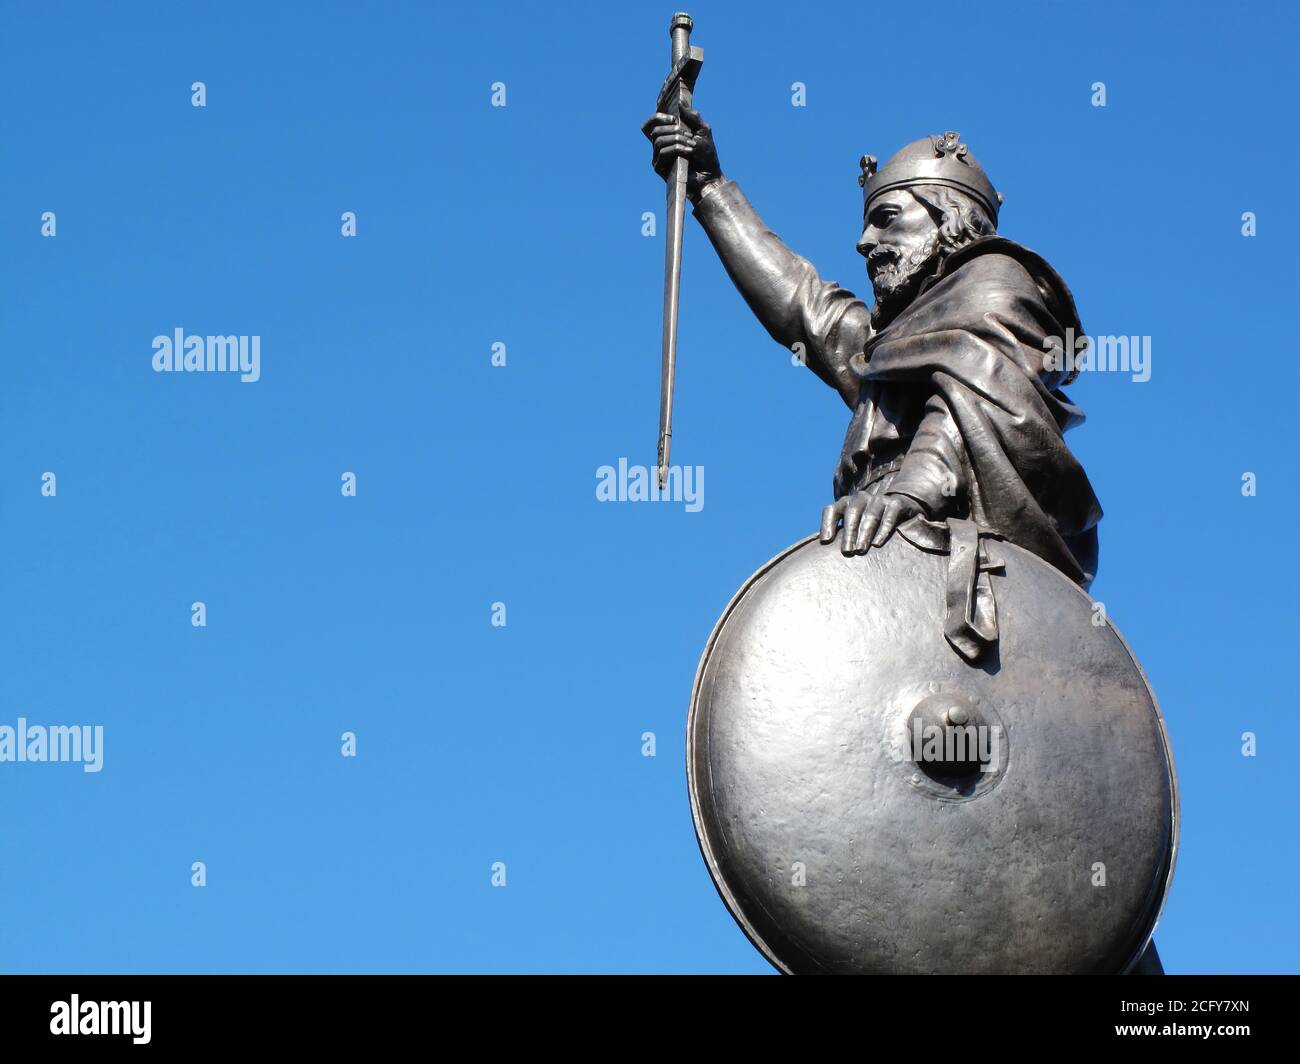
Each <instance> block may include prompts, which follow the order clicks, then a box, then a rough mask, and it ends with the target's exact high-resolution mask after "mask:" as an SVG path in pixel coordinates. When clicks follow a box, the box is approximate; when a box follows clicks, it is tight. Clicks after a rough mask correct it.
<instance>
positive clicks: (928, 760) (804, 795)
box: [642, 16, 1178, 972]
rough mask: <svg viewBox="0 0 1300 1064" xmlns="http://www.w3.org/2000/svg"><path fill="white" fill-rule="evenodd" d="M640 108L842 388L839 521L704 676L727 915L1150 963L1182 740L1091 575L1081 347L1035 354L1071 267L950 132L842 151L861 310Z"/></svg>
mask: <svg viewBox="0 0 1300 1064" xmlns="http://www.w3.org/2000/svg"><path fill="white" fill-rule="evenodd" d="M679 18H684V16H679ZM687 21H689V20H687ZM682 47H684V40H683V41H681V42H678V46H677V50H676V51H675V52H674V60H675V63H676V61H678V59H679V55H680V54H681V48H682ZM674 69H677V67H676V65H675V67H674ZM670 84H671V79H670ZM642 131H643V132H644V133H645V135H646V137H647V138H648V139H649V140H650V143H651V145H652V164H653V166H654V168H655V171H656V172H657V173H658V174H659V175H660V176H662V177H663V178H664V179H665V180H666V181H668V187H669V201H670V204H671V203H674V202H675V203H677V204H678V205H680V202H681V192H682V190H684V191H685V196H686V198H688V199H689V200H690V201H691V203H692V204H693V205H694V214H695V217H696V219H697V220H698V221H699V223H700V225H701V226H702V228H703V230H704V232H705V234H706V235H707V236H708V238H709V240H710V242H711V243H712V244H713V247H714V249H715V251H716V252H717V254H718V257H719V259H720V261H721V263H722V265H723V266H724V267H725V269H726V271H727V274H728V275H729V276H730V278H731V280H732V281H733V282H734V284H735V286H736V288H737V290H738V291H739V292H740V294H741V295H742V296H743V297H744V300H745V302H746V303H747V304H748V306H749V308H750V310H751V311H752V312H753V313H754V315H755V317H757V319H758V320H759V322H760V323H761V324H762V325H763V327H764V328H765V329H766V330H767V332H768V333H769V335H770V336H771V337H772V338H773V339H774V340H775V341H776V342H777V343H778V344H780V345H781V347H783V348H785V349H786V351H787V352H790V351H793V352H795V353H797V354H798V355H799V358H798V360H797V361H798V362H800V363H802V364H803V365H806V366H807V367H808V368H809V369H811V370H812V371H813V373H814V374H815V375H816V377H817V378H819V379H820V380H821V381H822V382H824V383H825V384H827V385H829V386H830V387H832V388H833V389H834V390H835V391H836V392H837V394H838V395H839V396H840V398H841V399H842V400H843V402H844V403H845V405H846V406H847V407H848V409H849V410H850V411H851V412H852V413H851V416H850V419H849V424H848V429H847V432H846V433H845V438H844V444H843V447H842V449H841V453H840V456H839V462H838V464H837V466H836V470H835V477H834V484H833V501H832V502H830V504H829V505H827V506H826V507H825V508H824V510H823V512H822V527H821V534H820V537H819V539H820V540H821V542H822V543H823V544H831V543H833V542H834V541H836V540H838V543H837V544H836V545H835V546H834V547H832V546H818V545H816V544H815V543H811V542H808V541H806V542H805V543H803V544H800V545H798V546H796V547H794V548H792V549H791V550H790V551H787V552H786V553H785V554H783V555H781V556H779V557H778V558H777V559H775V560H774V561H773V562H772V563H769V565H768V566H766V567H765V568H764V569H763V570H761V571H760V573H759V574H758V575H757V576H756V577H755V578H754V579H752V580H751V581H750V582H749V583H748V584H747V585H746V586H745V588H743V589H742V590H741V592H740V593H739V594H738V595H737V598H736V599H735V600H733V603H732V605H731V607H729V608H728V611H727V613H726V614H725V615H724V617H723V620H722V621H720V622H719V624H718V627H717V629H716V630H715V632H714V635H713V638H712V639H711V640H710V642H709V646H708V649H707V650H706V652H705V656H704V660H703V661H702V663H701V666H700V670H699V673H698V674H697V676H696V684H695V691H694V694H693V697H692V702H691V719H690V725H689V734H688V748H689V749H688V770H689V774H690V787H691V802H692V809H693V811H694V815H695V824H696V831H697V834H698V836H699V840H700V845H701V849H702V850H703V852H704V855H705V858H706V860H707V861H708V863H709V868H710V871H711V872H712V874H713V877H714V880H715V882H716V883H717V885H718V889H719V891H720V892H721V893H722V896H723V898H724V899H725V900H726V902H727V905H728V907H729V908H730V909H731V912H732V914H733V915H734V916H735V917H736V919H737V920H738V921H739V922H740V924H741V926H742V927H743V928H744V929H745V931H746V933H747V934H748V935H749V936H750V938H751V939H753V941H754V942H755V944H756V945H758V947H759V948H760V949H761V950H762V951H763V952H764V953H765V954H766V955H767V957H768V959H769V960H771V961H772V962H773V963H774V964H776V965H777V966H778V967H780V968H781V969H783V970H785V971H809V972H812V971H817V972H820V971H828V972H1119V971H1142V972H1158V971H1159V969H1160V964H1159V961H1158V959H1157V958H1156V957H1155V954H1154V947H1153V946H1151V947H1149V939H1150V934H1151V930H1152V927H1153V926H1154V923H1155V920H1156V917H1157V915H1158V913H1159V910H1160V907H1161V905H1162V904H1163V899H1164V896H1165V893H1166V891H1167V888H1168V883H1169V877H1170V874H1171V872H1172V866H1173V855H1174V850H1175V848H1176V840H1177V828H1178V815H1177V796H1176V790H1175V786H1174V776H1173V766H1172V758H1171V755H1170V752H1169V747H1168V743H1167V740H1166V736H1165V731H1164V724H1163V721H1162V720H1161V717H1160V713H1159V710H1158V709H1157V708H1156V704H1155V700H1154V698H1153V696H1152V694H1151V691H1150V689H1149V688H1148V686H1147V683H1146V680H1145V678H1144V677H1143V675H1142V671H1141V669H1140V668H1139V667H1138V665H1137V663H1136V661H1135V660H1134V658H1133V656H1132V654H1130V653H1129V651H1128V648H1127V646H1126V645H1125V644H1124V641H1123V640H1122V639H1121V638H1120V636H1119V634H1118V633H1117V632H1116V631H1115V630H1114V628H1113V627H1111V626H1110V625H1109V623H1108V622H1105V621H1104V617H1103V618H1102V623H1100V624H1094V623H1093V622H1094V616H1096V615H1095V614H1094V612H1093V610H1092V608H1091V605H1090V600H1089V599H1088V598H1087V595H1086V593H1085V591H1084V590H1083V589H1086V588H1087V587H1089V586H1090V584H1091V581H1092V579H1093V577H1094V575H1095V574H1096V570H1097V557H1098V540H1097V523H1098V521H1099V520H1100V519H1101V506H1100V504H1099V502H1098V500H1097V498H1096V495H1095V494H1094V493H1093V490H1092V485H1091V484H1090V483H1089V480H1088V477H1087V475H1086V474H1085V472H1084V470H1083V468H1082V466H1081V465H1080V464H1079V462H1078V460H1077V459H1076V458H1075V456H1074V455H1073V454H1072V453H1071V450H1070V448H1069V447H1068V445H1067V444H1066V443H1065V439H1064V436H1065V433H1066V431H1067V430H1068V429H1070V428H1071V427H1073V426H1074V425H1077V424H1078V423H1079V422H1081V421H1082V420H1083V412H1082V410H1080V408H1079V407H1078V406H1076V405H1075V404H1074V403H1073V402H1072V401H1071V399H1070V398H1069V397H1067V395H1066V394H1065V391H1064V390H1063V389H1064V388H1065V387H1066V386H1067V385H1069V384H1070V383H1071V382H1072V381H1073V380H1074V379H1075V377H1076V375H1077V372H1078V369H1077V366H1075V365H1074V364H1073V362H1072V360H1070V361H1067V360H1066V359H1059V358H1058V359H1052V358H1050V357H1048V352H1050V351H1053V350H1055V351H1057V352H1058V353H1061V352H1067V353H1068V354H1070V355H1071V356H1072V355H1073V354H1074V352H1075V351H1077V350H1078V346H1077V339H1078V338H1079V337H1082V336H1083V335H1084V329H1083V324H1082V322H1081V320H1080V318H1079V314H1078V311H1077V309H1076V307H1075V303H1074V298H1073V295H1072V294H1071V293H1070V290H1069V288H1068V287H1067V285H1066V283H1065V281H1064V280H1063V279H1062V278H1061V277H1060V276H1059V275H1058V274H1057V273H1056V271H1055V270H1054V269H1053V268H1052V267H1051V265H1050V264H1048V263H1047V262H1046V261H1045V260H1044V259H1043V258H1042V257H1041V256H1039V255H1037V254H1035V253H1034V252H1033V251H1030V250H1029V249H1028V248H1026V247H1024V246H1023V245H1021V244H1018V243H1016V242H1015V241H1012V240H1008V239H1006V238H1005V237H1003V236H1001V235H1000V234H999V232H998V226H999V223H1000V221H1001V218H1000V215H1001V213H1002V212H1001V208H1002V197H1001V195H1000V194H999V193H998V192H997V190H996V188H995V186H994V184H993V182H992V180H991V179H990V177H989V175H988V174H986V173H985V171H984V169H983V167H982V166H981V165H980V164H979V163H978V162H977V161H976V159H975V157H974V155H973V154H972V152H971V150H970V149H969V147H968V146H967V144H966V143H964V142H963V141H962V138H961V136H960V135H959V134H958V133H956V132H954V131H945V132H943V133H936V134H933V135H931V136H927V137H922V138H920V139H918V140H915V141H913V142H912V143H910V144H908V145H906V146H905V147H903V148H902V149H901V150H900V151H898V152H897V153H895V154H894V155H893V156H891V157H890V158H889V159H888V160H887V161H886V162H885V163H884V164H883V165H877V161H876V159H875V157H873V156H870V155H864V156H862V159H861V161H860V164H859V165H860V168H861V173H860V176H859V182H860V184H861V186H862V190H863V193H862V194H863V199H862V218H861V223H860V226H861V227H860V229H859V230H857V232H858V236H857V240H856V245H855V247H856V250H857V252H858V253H859V254H860V255H861V256H862V258H863V259H864V260H865V263H866V272H867V277H868V279H869V280H870V283H871V289H872V295H873V297H874V298H873V301H872V304H871V305H870V306H868V305H867V303H866V302H864V301H863V300H861V299H859V298H858V297H857V296H856V295H855V294H854V293H853V292H851V291H849V290H848V289H846V288H843V287H841V286H840V285H839V284H837V283H836V282H835V281H830V280H826V279H824V278H823V277H822V276H820V275H819V273H818V272H817V270H816V268H815V267H814V266H813V264H812V263H810V262H809V261H808V260H807V259H805V258H803V257H802V256H800V255H798V254H796V253H795V252H794V251H792V250H791V249H790V248H789V247H787V246H786V244H785V243H784V242H783V241H782V240H781V239H780V238H779V237H778V236H777V235H776V234H775V233H773V232H772V230H771V229H770V228H769V227H768V226H767V225H766V224H765V223H764V222H763V220H762V219H761V218H760V217H759V215H758V213H757V211H755V209H754V208H753V207H752V206H751V205H750V203H749V201H748V199H747V198H746V197H745V195H744V193H743V192H742V191H741V189H740V186H739V185H738V184H737V183H736V182H735V181H734V180H731V179H730V178H728V177H725V176H724V175H723V171H722V166H721V163H720V161H719V158H718V149H717V145H716V143H715V141H714V135H713V130H712V129H711V128H710V126H709V125H708V123H706V122H705V121H704V119H703V118H702V116H701V115H700V114H699V113H698V112H696V111H695V110H694V109H693V108H692V107H691V106H690V105H689V100H685V101H683V98H681V97H680V96H679V97H678V98H676V99H671V98H670V94H666V92H661V94H660V99H659V106H658V107H657V109H656V111H655V113H654V114H653V115H651V116H650V118H649V119H647V120H646V122H645V123H644V124H643V125H642ZM683 167H685V170H684V172H683ZM674 197H676V198H675V199H674ZM674 217H676V215H675V214H674V213H673V211H670V223H669V241H668V244H669V248H668V257H669V271H668V275H669V278H670V281H671V292H672V293H673V295H672V297H671V298H672V299H674V300H675V292H676V284H677V280H676V277H677V271H678V269H679V264H680V252H679V250H675V249H679V247H680V239H681V232H680V227H674V223H673V221H672V219H673V218H674ZM674 263H677V264H678V265H676V266H674ZM668 296H669V289H667V288H666V298H667V297H668ZM669 305H671V307H672V308H673V315H674V317H673V320H674V321H675V302H671V300H670V302H666V306H669ZM668 321H669V317H668V316H667V315H666V316H665V323H666V326H665V347H664V351H665V355H664V365H665V371H664V372H665V376H664V381H665V392H664V394H665V396H666V397H667V398H666V399H665V403H666V404H667V405H666V407H661V464H663V462H664V461H666V460H665V459H664V458H663V455H665V454H666V453H667V451H666V448H667V440H668V439H669V436H667V435H665V434H664V433H665V431H670V427H671V393H672V370H673V368H674V365H675V363H674V360H673V353H674V352H675V333H674V334H672V338H671V339H672V342H671V343H670V335H669V331H668V328H667V322H668ZM665 409H666V411H667V417H668V426H669V428H668V430H665V428H664V420H663V415H664V410H665ZM993 734H996V735H997V736H999V745H997V746H996V747H993V746H988V747H980V746H979V745H978V744H977V745H976V746H975V748H974V749H972V748H971V747H970V746H969V745H964V746H963V745H961V743H960V742H959V741H958V740H959V739H960V738H961V737H962V736H984V737H988V736H990V735H993ZM909 735H911V736H912V741H913V744H914V745H913V746H908V737H909ZM923 737H924V740H925V741H924V742H922V738H923ZM940 740H942V741H940ZM950 740H951V742H950ZM1103 883H1104V885H1103ZM1148 947H1149V948H1148ZM1139 958H1140V959H1139Z"/></svg>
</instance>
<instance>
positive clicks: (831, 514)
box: [818, 499, 844, 543]
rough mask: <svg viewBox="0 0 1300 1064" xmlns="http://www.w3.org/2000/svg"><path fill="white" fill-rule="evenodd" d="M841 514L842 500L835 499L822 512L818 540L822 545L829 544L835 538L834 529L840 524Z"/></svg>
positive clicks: (842, 511)
mask: <svg viewBox="0 0 1300 1064" xmlns="http://www.w3.org/2000/svg"><path fill="white" fill-rule="evenodd" d="M843 513H844V500H843V499H836V500H835V502H833V503H831V504H830V505H829V506H828V507H826V509H824V510H823V511H822V531H821V535H820V536H819V537H818V538H819V539H820V540H821V541H822V542H823V543H829V542H831V540H833V539H834V538H835V528H836V526H837V525H838V524H839V523H840V515H841V514H843Z"/></svg>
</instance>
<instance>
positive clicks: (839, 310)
mask: <svg viewBox="0 0 1300 1064" xmlns="http://www.w3.org/2000/svg"><path fill="white" fill-rule="evenodd" d="M684 119H685V120H684V122H683V121H679V120H678V119H676V118H674V117H673V116H671V115H664V114H655V115H652V116H651V117H650V119H649V120H648V121H647V122H646V123H645V125H644V126H642V130H643V131H644V132H645V134H646V136H647V137H649V138H650V141H651V143H652V144H653V145H654V157H653V162H654V166H655V170H656V171H657V172H659V173H665V172H666V171H667V168H668V166H669V165H670V164H671V162H672V160H673V159H675V158H678V157H685V158H687V159H689V160H690V163H691V166H690V172H689V176H688V179H687V195H688V196H689V197H690V199H691V201H692V203H694V204H695V217H696V219H697V220H698V221H699V222H700V224H701V225H703V227H704V230H705V232H706V233H708V235H709V239H710V240H711V241H712V243H713V247H714V249H715V250H716V251H717V253H718V257H719V258H720V259H722V264H723V265H724V266H725V267H726V270H727V273H728V275H729V276H730V277H731V280H732V282H733V283H734V284H735V285H736V288H737V289H739V291H740V294H741V295H742V296H744V298H745V302H746V303H748V304H749V307H750V310H752V311H753V312H754V315H755V316H756V317H757V318H758V320H759V321H760V322H761V323H762V325H763V327H764V328H765V329H767V331H768V333H769V334H770V335H771V337H772V338H773V339H774V340H775V341H776V342H777V343H779V344H781V345H782V346H783V347H785V348H787V349H789V350H800V348H796V346H795V345H796V344H799V345H802V353H803V354H804V357H805V360H806V362H807V365H808V367H809V368H810V369H811V370H812V371H813V372H814V373H816V374H817V376H819V377H820V378H821V379H822V380H824V381H825V382H826V383H827V384H829V385H830V386H831V387H832V388H834V389H835V390H836V391H837V392H839V393H840V395H841V396H842V397H843V399H844V401H845V403H847V404H848V405H849V407H853V406H854V405H856V403H857V401H858V390H859V386H860V378H859V377H858V375H857V374H856V373H855V372H854V371H853V369H852V368H851V367H850V365H849V359H851V358H852V357H853V356H854V355H855V354H857V353H859V352H860V351H862V350H863V349H864V348H865V347H866V344H867V341H868V339H870V336H871V313H870V311H869V310H868V309H867V306H866V304H864V303H863V302H862V301H861V300H860V299H858V298H857V297H856V296H855V295H854V294H853V293H852V292H850V291H848V290H846V289H843V288H841V287H840V286H839V285H837V284H835V283H834V282H833V281H823V280H822V279H821V278H820V277H818V276H817V271H816V269H814V267H813V265H812V263H810V262H809V261H808V260H807V259H805V258H803V257H802V256H799V255H796V254H795V253H794V252H793V251H791V250H790V249H789V248H788V247H786V246H785V244H784V243H782V242H781V240H780V238H779V237H778V236H777V235H776V234H775V233H773V232H772V231H771V230H770V229H768V228H767V226H766V225H764V224H763V220H762V219H761V218H760V217H759V216H758V213H757V212H756V211H755V210H754V208H753V207H751V206H750V204H749V201H748V200H747V199H746V198H745V195H744V193H743V192H741V190H740V186H739V185H737V184H736V183H735V182H734V181H731V180H729V179H727V178H725V177H723V176H722V168H721V166H720V165H719V163H718V156H717V149H716V147H715V146H714V144H713V134H712V131H711V130H710V128H709V126H708V124H707V123H705V122H704V121H703V120H702V119H701V118H700V116H699V114H698V113H696V112H694V111H687V112H685V114H684Z"/></svg>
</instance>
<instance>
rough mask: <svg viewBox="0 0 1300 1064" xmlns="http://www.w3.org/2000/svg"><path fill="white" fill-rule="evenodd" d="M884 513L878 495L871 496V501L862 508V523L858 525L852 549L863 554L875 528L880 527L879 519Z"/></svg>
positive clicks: (869, 544)
mask: <svg viewBox="0 0 1300 1064" xmlns="http://www.w3.org/2000/svg"><path fill="white" fill-rule="evenodd" d="M883 514H884V506H883V505H882V504H881V501H880V496H878V495H877V496H873V497H872V499H871V501H870V502H869V503H868V504H867V505H866V506H865V507H864V508H863V512H862V523H861V524H860V525H859V526H858V537H857V541H856V542H855V543H854V547H853V549H854V551H855V553H857V554H865V553H866V552H867V549H868V548H869V547H870V546H871V539H872V537H873V536H874V535H875V534H876V529H877V528H879V527H880V520H881V517H882V516H883Z"/></svg>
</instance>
